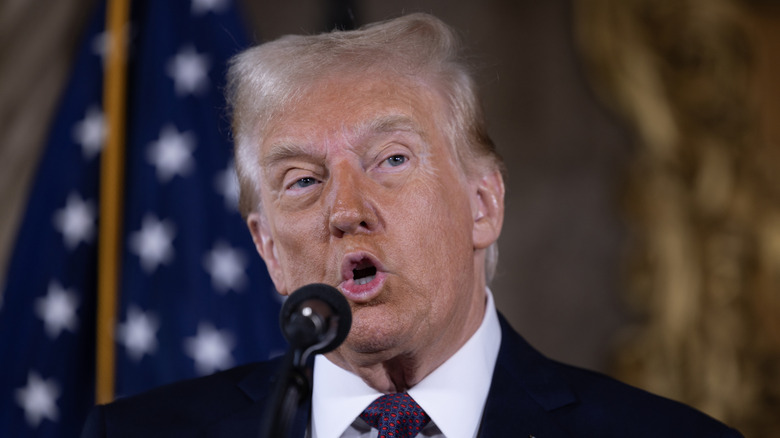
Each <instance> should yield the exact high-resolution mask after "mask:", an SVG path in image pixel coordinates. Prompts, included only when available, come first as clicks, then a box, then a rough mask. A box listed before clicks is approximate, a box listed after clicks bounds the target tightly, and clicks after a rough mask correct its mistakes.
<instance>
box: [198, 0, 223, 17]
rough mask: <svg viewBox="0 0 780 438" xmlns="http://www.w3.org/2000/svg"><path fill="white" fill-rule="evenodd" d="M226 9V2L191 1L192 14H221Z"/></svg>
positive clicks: (216, 0) (219, 0)
mask: <svg viewBox="0 0 780 438" xmlns="http://www.w3.org/2000/svg"><path fill="white" fill-rule="evenodd" d="M227 7H228V1H227V0H192V13H193V14H194V15H203V14H205V13H207V12H217V13H218V12H222V11H224V10H225V9H227Z"/></svg>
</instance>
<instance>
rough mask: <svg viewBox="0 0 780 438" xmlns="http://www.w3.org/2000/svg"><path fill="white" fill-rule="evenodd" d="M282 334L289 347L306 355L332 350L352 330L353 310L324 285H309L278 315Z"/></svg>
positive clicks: (345, 301)
mask: <svg viewBox="0 0 780 438" xmlns="http://www.w3.org/2000/svg"><path fill="white" fill-rule="evenodd" d="M279 324H280V326H281V329H282V334H283V335H284V337H285V339H287V341H288V342H289V343H290V345H291V346H292V347H293V348H295V349H298V350H300V351H302V352H305V355H306V356H308V355H310V354H322V353H327V352H329V351H331V350H334V349H335V348H337V347H338V346H339V345H341V343H342V342H344V340H345V339H346V338H347V335H348V334H349V329H350V328H351V327H352V310H351V309H350V308H349V303H348V302H347V299H346V298H344V296H343V295H341V293H340V292H339V291H338V290H337V289H336V288H334V287H333V286H329V285H327V284H319V283H314V284H309V285H306V286H303V287H301V288H300V289H298V290H296V291H295V292H293V293H292V294H290V296H289V297H288V298H287V300H285V302H284V304H283V305H282V310H281V313H280V315H279Z"/></svg>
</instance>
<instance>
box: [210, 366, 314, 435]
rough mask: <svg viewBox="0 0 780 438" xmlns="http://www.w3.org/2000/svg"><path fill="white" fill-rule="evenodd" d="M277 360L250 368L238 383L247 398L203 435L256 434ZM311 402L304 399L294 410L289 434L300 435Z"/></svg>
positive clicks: (273, 379) (307, 418) (307, 420)
mask: <svg viewBox="0 0 780 438" xmlns="http://www.w3.org/2000/svg"><path fill="white" fill-rule="evenodd" d="M279 363H280V361H278V360H274V361H271V362H266V363H264V364H262V365H261V366H259V367H258V368H257V369H255V370H253V371H252V372H251V373H250V374H249V375H247V376H246V377H245V378H244V379H242V380H241V381H240V382H239V383H238V384H237V386H238V389H239V390H241V391H242V392H243V393H244V395H246V397H247V399H246V400H247V403H246V406H244V407H243V408H241V409H238V410H236V411H234V412H233V413H231V414H230V415H228V416H226V417H225V418H223V419H222V420H220V421H219V422H217V423H215V424H213V425H211V426H209V427H208V428H206V429H204V431H203V434H202V436H204V437H212V436H213V437H223V436H229V437H252V438H256V437H258V436H259V434H260V426H261V424H260V423H261V422H262V421H263V416H264V414H265V408H266V402H268V401H269V399H270V397H271V393H272V391H273V385H274V382H275V378H276V369H277V368H278V366H279ZM310 406H311V403H310V402H309V401H307V402H306V403H305V404H303V405H302V406H299V407H298V409H297V410H296V412H295V417H294V419H293V423H292V424H291V425H290V436H291V437H296V438H297V437H300V438H303V437H304V436H305V434H306V428H307V427H308V424H309V413H310V411H311V407H310Z"/></svg>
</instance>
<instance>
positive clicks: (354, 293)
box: [339, 271, 387, 303]
mask: <svg viewBox="0 0 780 438" xmlns="http://www.w3.org/2000/svg"><path fill="white" fill-rule="evenodd" d="M386 278H387V274H386V273H384V272H379V271H377V273H376V275H374V278H373V279H372V280H371V281H369V282H368V283H366V284H357V283H355V280H353V279H349V280H346V281H342V282H341V284H340V285H339V289H341V292H342V293H343V294H344V296H345V297H346V298H347V299H348V300H350V301H352V302H355V303H366V302H369V301H371V300H373V299H374V298H375V297H376V296H377V295H379V293H380V292H381V290H382V286H383V285H384V284H385V279H386Z"/></svg>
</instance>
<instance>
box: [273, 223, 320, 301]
mask: <svg viewBox="0 0 780 438" xmlns="http://www.w3.org/2000/svg"><path fill="white" fill-rule="evenodd" d="M277 223H278V227H277V229H276V240H275V242H276V245H275V246H276V250H277V252H278V254H279V259H280V260H281V266H282V270H283V274H284V276H285V278H286V279H287V280H288V282H289V283H288V284H289V285H290V287H291V288H293V289H292V290H295V289H296V288H297V287H300V286H303V285H304V284H306V283H311V282H312V279H319V278H320V277H321V275H320V274H321V273H322V265H323V264H324V263H323V257H322V254H323V249H322V246H321V242H322V236H321V235H322V231H321V229H322V224H321V218H320V217H319V216H318V215H316V214H311V213H310V214H307V215H305V214H301V215H292V216H290V217H285V218H284V219H283V220H280V221H277Z"/></svg>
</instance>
